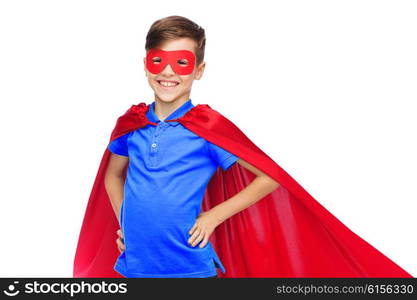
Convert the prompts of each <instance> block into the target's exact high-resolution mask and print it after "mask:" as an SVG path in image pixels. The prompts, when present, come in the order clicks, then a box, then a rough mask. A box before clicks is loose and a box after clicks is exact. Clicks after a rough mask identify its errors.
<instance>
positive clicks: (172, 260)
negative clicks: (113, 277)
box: [105, 16, 277, 277]
mask: <svg viewBox="0 0 417 300" xmlns="http://www.w3.org/2000/svg"><path fill="white" fill-rule="evenodd" d="M204 46H205V35H204V30H203V29H202V28H201V27H199V26H198V25H197V24H195V23H193V22H192V21H190V20H188V19H186V18H183V17H177V16H172V17H168V18H164V19H161V20H159V21H157V22H155V23H154V24H153V25H152V27H151V28H150V30H149V33H148V36H147V43H146V47H145V48H146V50H147V51H149V50H153V49H161V50H163V51H168V52H171V51H189V52H186V53H187V54H189V55H190V56H189V57H186V56H184V57H182V56H180V58H181V60H180V61H179V62H178V64H179V68H182V69H180V72H181V71H182V70H183V69H184V68H185V67H187V66H189V65H190V64H191V63H192V60H193V59H194V58H193V56H194V57H195V63H194V66H193V67H192V69H190V71H191V73H190V74H187V75H180V74H177V73H176V72H175V70H173V67H174V68H175V66H171V65H170V64H166V66H164V67H163V68H160V70H156V71H155V70H153V69H152V68H155V67H158V64H160V62H161V58H160V57H158V56H154V57H149V55H148V57H147V58H144V70H145V74H146V76H147V77H148V82H149V85H150V86H151V88H152V89H153V90H154V94H155V101H154V102H153V103H152V104H151V107H150V109H149V111H148V112H147V118H148V119H149V120H150V121H152V122H156V123H157V124H158V125H157V126H146V127H145V128H143V129H141V130H137V131H134V132H130V133H128V134H125V135H123V136H121V137H119V138H117V139H115V140H114V141H113V142H112V143H111V144H110V145H109V146H108V149H109V150H110V151H111V152H112V154H111V157H110V161H109V165H108V167H107V172H106V176H105V186H106V190H107V192H108V195H109V198H110V200H111V203H112V206H113V209H114V211H115V214H116V216H117V217H118V220H119V222H120V225H121V228H122V232H123V234H124V241H125V244H126V248H124V252H122V254H121V255H120V256H119V258H118V260H117V263H116V265H115V270H116V271H117V272H119V273H120V274H122V275H123V276H125V277H213V276H215V275H216V274H217V272H216V269H215V264H213V260H212V259H214V262H215V263H217V265H218V266H220V268H221V270H222V271H223V272H225V269H224V266H223V264H222V263H221V262H220V260H219V258H218V256H217V255H216V253H215V251H214V249H213V248H212V246H211V244H210V242H209V237H210V235H211V233H212V232H213V231H214V230H215V228H216V227H217V226H218V225H219V224H220V223H222V222H223V221H224V220H225V219H227V218H228V217H230V216H231V215H233V214H235V213H237V212H238V211H240V210H242V209H244V208H245V207H247V206H249V205H250V204H251V203H253V202H255V201H256V200H258V199H261V198H262V197H263V196H265V195H266V194H268V193H270V192H271V191H272V190H274V189H275V188H276V187H277V182H275V181H274V180H273V179H272V178H270V177H269V176H267V175H266V174H264V173H263V172H261V171H260V170H258V169H256V168H255V167H253V166H251V165H250V164H249V163H247V162H245V161H244V160H242V159H239V158H238V157H237V156H235V155H233V154H231V153H229V152H228V151H226V150H224V149H222V148H221V147H218V146H216V145H214V144H212V143H210V142H208V141H206V140H205V139H203V138H201V137H199V136H197V135H196V134H194V133H193V132H191V131H189V130H187V129H186V128H184V127H183V126H181V125H180V124H179V123H178V122H164V121H165V120H172V119H176V118H179V117H181V116H183V115H184V114H185V113H186V112H188V111H189V110H190V109H191V108H192V107H194V105H193V104H192V100H191V99H190V93H191V88H192V84H193V81H194V80H199V79H200V78H201V77H202V75H203V72H204V68H205V62H203V59H204ZM187 58H188V61H187ZM147 60H148V63H147ZM149 60H152V61H149ZM150 64H153V66H151V65H150ZM177 68H178V67H177ZM149 69H151V70H152V71H153V73H152V72H150V70H149ZM182 73H183V72H182ZM235 162H237V163H239V164H241V165H242V166H244V167H246V168H248V169H249V170H251V171H252V172H253V173H255V174H256V175H257V179H256V180H255V182H254V183H253V185H252V186H251V187H250V188H246V189H245V190H244V191H242V192H241V193H240V194H239V195H236V196H235V197H234V199H232V201H231V202H230V203H229V202H227V203H226V202H224V203H222V204H219V205H218V206H216V207H213V208H212V209H210V210H209V211H206V212H204V213H202V214H200V215H199V212H200V208H201V204H202V199H203V196H204V192H205V189H206V186H207V184H208V181H209V179H210V178H211V176H212V175H213V174H214V172H215V171H216V169H217V168H218V167H219V166H220V167H221V168H222V169H223V170H227V169H228V168H229V167H230V166H231V165H232V164H234V163H235ZM127 164H129V168H128V173H127V177H126V181H125V182H124V181H123V170H124V168H125V167H126V165H127ZM198 215H199V216H198ZM197 217H198V218H197ZM187 233H189V234H190V236H187ZM197 246H199V248H196V247H197Z"/></svg>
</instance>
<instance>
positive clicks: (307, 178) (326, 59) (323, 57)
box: [0, 0, 417, 277]
mask: <svg viewBox="0 0 417 300" xmlns="http://www.w3.org/2000/svg"><path fill="white" fill-rule="evenodd" d="M0 3H1V4H0V39H1V40H0V42H1V47H0V84H1V88H0V114H1V115H0V122H1V123H0V126H1V127H0V128H1V137H2V142H1V148H0V149H1V150H0V151H1V155H0V168H1V181H0V184H1V194H0V197H1V210H0V211H1V218H0V226H1V227H0V228H1V229H0V230H1V247H0V276H2V277H26V276H27V277H32V276H33V277H38V276H39V277H71V276H72V264H73V258H74V254H75V249H76V244H77V241H78V235H79V230H80V228H81V224H82V220H83V217H84V212H85V208H86V204H87V200H88V197H89V194H90V191H91V188H92V184H93V181H94V179H95V176H96V174H97V169H98V166H99V162H100V160H101V155H102V154H103V151H104V149H105V147H106V145H107V143H108V140H109V137H110V133H111V130H112V129H113V127H114V125H115V121H116V119H117V117H118V116H120V115H121V114H123V113H124V112H125V111H126V109H128V108H129V107H130V106H131V105H132V104H137V103H139V102H146V103H151V102H152V101H153V100H154V99H153V92H152V90H151V88H150V87H149V86H148V84H147V80H146V77H145V74H144V71H143V64H142V58H143V56H144V54H145V50H144V45H145V37H146V33H147V31H148V29H149V27H150V25H151V24H152V23H153V22H154V21H155V20H157V19H159V18H162V17H166V16H169V15H173V14H177V15H182V16H185V17H188V18H190V19H191V20H193V21H195V22H197V23H198V24H200V25H201V26H202V27H203V28H205V30H206V35H207V46H206V56H205V61H206V63H207V67H206V70H205V73H204V76H203V78H202V80H200V81H196V82H195V83H194V85H193V91H192V94H191V98H192V101H193V104H194V105H196V104H206V103H207V104H209V105H210V106H211V107H212V108H214V109H216V110H218V111H219V112H221V113H222V114H223V115H225V116H226V117H227V118H229V119H230V120H232V121H233V122H234V123H235V124H236V125H237V126H239V127H240V128H241V129H242V130H243V131H244V132H245V133H246V134H247V136H248V137H249V138H250V139H252V141H253V142H255V143H256V144H257V145H258V146H259V147H260V148H261V149H263V150H264V151H265V152H266V153H267V154H268V155H270V156H271V157H272V158H273V159H274V160H275V161H276V162H277V163H278V164H279V165H280V166H281V167H283V168H284V169H285V170H286V171H287V172H288V173H289V174H291V175H292V176H293V177H294V178H295V179H296V180H297V181H298V182H299V183H300V184H301V185H302V186H303V187H304V188H305V189H306V190H307V191H309V193H310V194H311V195H312V196H313V197H315V199H317V200H318V201H319V202H320V203H321V204H323V205H324V206H325V207H326V208H327V209H328V210H329V211H330V212H332V213H333V214H334V215H335V216H336V217H337V218H339V219H340V220H341V221H342V222H343V223H344V224H345V225H347V226H348V227H349V228H350V229H351V230H352V231H354V232H355V233H357V234H358V235H359V236H361V237H362V238H364V239H365V240H366V241H368V242H369V243H370V244H372V245H373V246H374V247H376V248H377V249H378V250H380V251H381V252H382V253H384V254H385V255H387V256H388V257H389V258H391V259H392V260H393V261H395V262H396V263H397V264H399V265H400V266H401V267H403V268H404V269H405V270H407V271H408V272H410V273H411V274H412V275H413V276H415V275H417V258H416V255H415V254H416V253H417V239H416V237H415V234H414V231H415V228H417V218H416V208H417V205H416V200H417V191H416V186H417V185H416V180H417V171H416V170H417V158H416V156H417V155H416V154H417V142H416V128H417V118H416V101H417V91H416V82H417V73H416V70H417V59H416V57H417V56H416V53H417V39H416V29H417V19H416V18H415V16H416V15H417V6H416V4H415V2H413V1H364V0H361V1H294V0H293V1H259V0H258V1H221V2H210V3H209V2H208V1H206V2H203V1H179V0H176V1H147V2H146V1H86V0H84V1H56V0H55V1H39V0H38V1H1V2H0Z"/></svg>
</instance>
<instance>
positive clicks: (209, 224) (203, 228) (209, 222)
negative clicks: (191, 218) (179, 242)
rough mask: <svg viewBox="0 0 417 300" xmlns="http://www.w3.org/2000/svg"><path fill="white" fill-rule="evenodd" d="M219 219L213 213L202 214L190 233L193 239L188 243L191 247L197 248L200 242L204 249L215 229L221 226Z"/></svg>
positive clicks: (205, 212)
mask: <svg viewBox="0 0 417 300" xmlns="http://www.w3.org/2000/svg"><path fill="white" fill-rule="evenodd" d="M220 223H221V222H220V221H219V219H218V218H217V217H216V216H215V215H214V213H213V212H211V211H204V212H202V213H201V214H200V215H199V216H198V218H197V220H196V221H195V224H194V225H193V227H191V229H190V231H189V232H188V233H189V234H190V235H191V237H190V238H189V239H188V241H187V242H188V243H189V244H190V245H191V246H193V247H194V246H196V245H197V244H198V243H199V242H200V241H202V242H201V244H200V248H203V247H204V246H205V245H206V244H207V243H208V241H209V238H210V235H211V234H212V233H213V231H214V229H216V227H217V226H218V225H219V224H220Z"/></svg>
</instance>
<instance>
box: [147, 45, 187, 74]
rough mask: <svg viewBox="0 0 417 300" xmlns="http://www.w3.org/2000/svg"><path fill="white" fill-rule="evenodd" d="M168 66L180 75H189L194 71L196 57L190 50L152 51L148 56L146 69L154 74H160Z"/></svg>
mask: <svg viewBox="0 0 417 300" xmlns="http://www.w3.org/2000/svg"><path fill="white" fill-rule="evenodd" d="M167 64H170V66H171V68H172V70H174V72H175V73H177V74H178V75H189V74H191V73H192V72H193V70H194V65H195V56H194V53H193V52H191V51H189V50H176V51H164V50H161V49H150V50H149V51H148V53H147V55H146V68H147V69H148V70H149V72H151V73H153V74H158V73H160V72H161V71H162V70H163V69H164V68H165V67H166V65H167Z"/></svg>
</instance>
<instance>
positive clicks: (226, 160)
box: [207, 141, 239, 171]
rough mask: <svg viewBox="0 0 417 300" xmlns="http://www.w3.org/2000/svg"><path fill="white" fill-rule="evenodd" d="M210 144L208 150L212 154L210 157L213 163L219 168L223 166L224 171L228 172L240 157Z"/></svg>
mask: <svg viewBox="0 0 417 300" xmlns="http://www.w3.org/2000/svg"><path fill="white" fill-rule="evenodd" d="M207 143H208V148H209V152H210V156H211V157H212V159H213V161H214V162H215V164H216V165H217V166H221V167H222V169H223V170H225V171H226V170H227V169H228V168H229V167H230V166H231V165H233V164H234V163H235V162H236V161H237V160H238V159H239V157H237V156H236V155H234V154H232V153H230V152H228V151H227V150H225V149H223V148H221V147H219V146H217V145H215V144H213V143H210V142H209V141H207Z"/></svg>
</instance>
